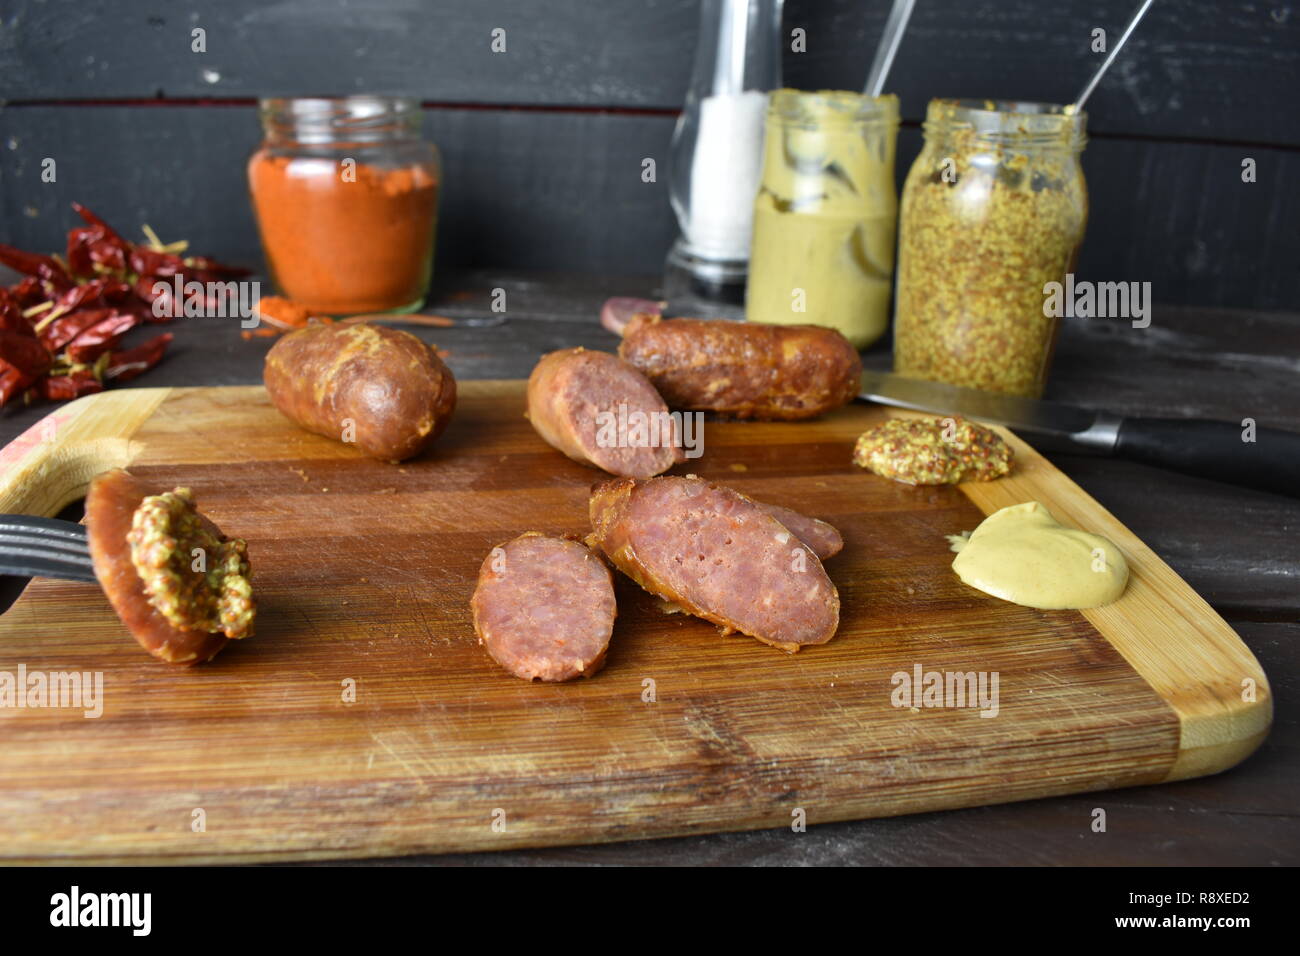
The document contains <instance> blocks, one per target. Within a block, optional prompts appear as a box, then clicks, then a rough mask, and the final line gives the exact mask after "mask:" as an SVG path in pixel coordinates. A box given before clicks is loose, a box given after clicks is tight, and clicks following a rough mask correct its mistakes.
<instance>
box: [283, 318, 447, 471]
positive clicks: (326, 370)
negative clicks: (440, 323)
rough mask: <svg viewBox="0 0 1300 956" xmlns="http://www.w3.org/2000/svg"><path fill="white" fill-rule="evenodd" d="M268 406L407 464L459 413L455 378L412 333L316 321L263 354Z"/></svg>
mask: <svg viewBox="0 0 1300 956" xmlns="http://www.w3.org/2000/svg"><path fill="white" fill-rule="evenodd" d="M262 378H263V381H264V382H265V383H266V391H267V393H268V394H269V395H270V396H271V401H272V402H273V403H274V404H275V407H276V408H278V409H279V410H280V411H281V412H282V413H284V415H286V416H287V417H288V418H290V419H292V420H293V421H295V422H297V423H298V424H299V425H301V426H302V427H303V428H305V429H307V430H308V431H310V432H315V433H316V434H318V435H324V436H326V437H327V438H333V439H335V440H339V441H349V442H355V444H356V446H357V447H358V448H360V449H361V450H362V451H363V452H365V453H366V454H367V455H370V456H371V457H373V458H382V459H384V460H386V461H402V460H403V459H406V458H410V457H412V456H413V455H418V454H419V453H420V452H422V451H424V450H425V449H426V448H428V447H429V445H430V444H432V443H433V441H434V439H436V438H437V437H438V436H439V435H441V434H442V432H443V430H444V429H445V428H446V427H447V423H448V422H449V421H451V415H452V412H453V411H454V410H455V408H456V379H455V377H454V376H453V375H452V374H451V369H449V368H447V366H446V365H445V364H443V361H442V359H440V358H439V357H438V354H437V353H436V352H435V351H434V350H433V349H431V348H430V347H429V346H427V345H425V344H424V343H423V342H421V341H420V340H419V339H418V338H416V337H415V336H414V335H411V334H410V333H409V332H403V331H401V330H400V329H390V328H387V327H384V326H378V325H368V324H365V323H360V324H357V325H326V324H323V323H316V322H313V323H311V324H309V325H307V326H305V327H304V328H301V329H298V330H297V331H295V332H291V333H289V334H288V335H286V336H285V337H284V338H282V339H280V341H278V342H276V343H275V346H274V347H273V348H272V349H271V351H270V352H268V353H267V355H266V365H265V367H264V368H263V373H262Z"/></svg>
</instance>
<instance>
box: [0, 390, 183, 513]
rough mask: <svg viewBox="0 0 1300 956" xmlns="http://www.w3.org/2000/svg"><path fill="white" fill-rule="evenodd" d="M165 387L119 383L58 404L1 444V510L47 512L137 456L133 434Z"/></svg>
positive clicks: (55, 510)
mask: <svg viewBox="0 0 1300 956" xmlns="http://www.w3.org/2000/svg"><path fill="white" fill-rule="evenodd" d="M171 392H172V390H171V389H170V388H124V389H119V390H116V391H112V392H99V393H97V394H95V395H86V396H84V397H82V398H79V399H76V400H75V401H72V402H69V403H68V404H66V405H63V406H60V407H57V408H55V409H54V411H52V412H50V414H48V415H46V416H45V417H44V418H42V419H41V420H40V421H39V422H37V423H36V424H35V425H33V426H32V427H31V428H29V429H27V431H25V432H23V433H22V434H21V435H19V436H18V437H17V438H15V439H14V440H13V441H11V442H10V443H9V444H8V445H6V446H5V447H4V448H3V449H0V512H3V513H5V514H29V515H43V516H45V517H52V516H54V515H56V514H58V513H59V512H60V511H61V510H62V509H63V508H65V507H66V506H67V505H69V504H70V503H72V502H74V501H76V500H77V499H78V498H81V497H83V496H84V495H85V493H86V489H87V488H88V487H90V480H91V479H92V478H94V477H95V475H97V474H99V473H100V472H101V471H106V470H107V469H109V468H125V467H126V466H127V465H129V464H131V462H132V461H134V460H135V458H136V453H137V449H136V448H134V447H133V445H134V443H133V442H132V440H131V439H132V436H133V435H135V433H136V431H137V430H138V429H139V428H140V425H141V424H143V423H144V421H145V420H146V419H148V418H149V416H150V415H152V414H153V413H154V411H156V410H157V408H158V406H159V405H161V404H162V403H163V402H164V401H165V400H166V399H167V396H168V395H170V394H171Z"/></svg>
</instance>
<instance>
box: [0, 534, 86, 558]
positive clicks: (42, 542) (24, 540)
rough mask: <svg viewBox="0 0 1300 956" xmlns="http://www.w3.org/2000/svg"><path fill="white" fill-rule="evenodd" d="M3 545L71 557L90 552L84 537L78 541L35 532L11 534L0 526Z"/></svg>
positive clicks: (1, 543)
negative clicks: (45, 535) (47, 536)
mask: <svg viewBox="0 0 1300 956" xmlns="http://www.w3.org/2000/svg"><path fill="white" fill-rule="evenodd" d="M3 545H13V546H15V547H21V548H32V549H34V550H38V551H50V552H57V553H59V554H67V555H70V556H72V557H77V556H79V555H80V556H86V555H89V554H90V545H89V544H88V543H87V541H86V540H85V539H84V538H83V539H82V540H80V541H74V540H71V539H68V538H45V537H41V536H40V535H35V534H13V533H10V532H8V531H6V530H4V529H3V528H0V546H3Z"/></svg>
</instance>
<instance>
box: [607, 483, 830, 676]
mask: <svg viewBox="0 0 1300 956" xmlns="http://www.w3.org/2000/svg"><path fill="white" fill-rule="evenodd" d="M590 509H591V526H592V531H593V533H592V538H591V540H592V541H593V542H594V543H595V544H596V546H597V547H599V548H600V550H601V551H603V552H604V554H605V556H606V557H608V558H609V559H610V561H611V562H612V563H613V564H614V566H615V567H616V568H618V569H619V570H620V571H622V572H623V573H624V574H626V575H628V577H630V578H632V580H634V581H636V582H637V584H639V585H641V587H643V588H645V589H646V590H647V591H649V592H650V593H652V594H655V595H658V596H659V597H661V598H663V599H664V600H666V601H669V602H671V603H673V604H676V605H678V606H680V607H682V608H684V609H685V610H686V611H688V612H689V613H691V614H694V615H696V616H697V617H702V618H704V619H705V620H706V621H712V622H713V623H714V624H717V625H719V626H721V627H722V629H723V633H724V634H725V633H730V632H731V631H740V632H741V633H744V634H748V635H749V636H750V637H754V638H757V639H758V640H760V641H763V642H764V643H766V644H771V645H773V646H774V647H779V648H781V649H782V650H785V651H790V652H792V653H793V652H794V651H797V650H799V649H800V648H801V647H803V646H805V645H808V644H824V643H825V642H826V641H829V640H830V639H831V638H832V637H833V636H834V635H835V631H836V629H837V628H838V627H839V620H840V597H839V592H838V591H836V589H835V585H834V584H832V583H831V580H830V578H828V577H827V576H826V571H825V569H824V568H823V567H822V564H821V561H819V560H818V559H817V556H816V555H815V554H813V553H812V552H811V551H810V550H808V548H806V547H805V546H804V545H803V544H802V542H801V541H800V540H799V539H798V538H797V537H796V536H795V535H794V534H793V533H791V531H790V530H789V529H788V528H786V527H785V526H784V525H782V524H781V523H780V522H778V521H777V520H776V519H775V518H773V517H772V516H771V515H770V514H768V513H767V512H766V511H764V510H763V509H762V508H760V507H759V506H758V505H757V504H755V503H754V502H753V501H752V500H750V499H749V498H747V497H745V496H744V495H742V494H740V493H739V492H737V491H733V490H732V489H730V488H724V487H721V486H719V485H714V484H711V483H710V482H708V481H705V480H704V479H702V478H697V477H695V476H693V475H690V476H687V477H685V478H676V477H660V478H650V479H647V480H637V479H633V478H617V479H611V480H609V481H606V482H604V483H602V484H600V485H598V486H597V487H596V488H594V489H593V490H592V494H591V501H590Z"/></svg>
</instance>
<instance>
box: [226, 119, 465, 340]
mask: <svg viewBox="0 0 1300 956" xmlns="http://www.w3.org/2000/svg"><path fill="white" fill-rule="evenodd" d="M260 114H261V120H262V127H263V132H264V139H263V142H262V144H261V146H260V147H259V148H258V149H257V151H256V152H255V153H254V154H253V156H252V158H251V159H250V160H249V162H248V180H249V189H250V192H251V194H252V200H253V210H254V212H255V214H256V216H257V226H258V231H259V232H260V234H261V237H262V250H263V252H264V253H265V256H266V263H267V268H268V269H269V271H270V274H271V279H272V281H273V282H274V283H275V285H276V287H277V288H278V289H279V291H280V292H281V293H282V294H283V295H286V296H288V297H289V298H290V299H292V300H294V301H295V302H297V303H299V304H300V305H302V306H305V307H306V308H307V309H308V310H309V311H310V312H311V313H313V314H319V315H356V314H360V313H366V312H410V311H413V310H415V309H418V308H419V307H420V305H421V303H422V302H423V301H424V297H425V295H426V294H427V293H428V290H429V281H430V279H431V277H432V274H433V244H434V234H435V229H436V224H437V214H438V192H439V186H440V184H441V180H442V169H441V164H440V161H439V156H438V150H437V148H436V147H435V146H434V145H433V144H432V143H427V142H424V141H422V140H421V139H420V135H419V130H420V106H419V102H418V101H416V100H413V99H406V98H401V97H382V96H347V97H341V98H336V99H327V98H288V99H264V100H262V101H261V108H260Z"/></svg>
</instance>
